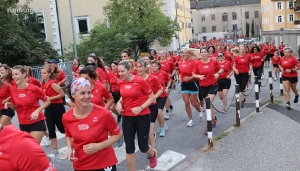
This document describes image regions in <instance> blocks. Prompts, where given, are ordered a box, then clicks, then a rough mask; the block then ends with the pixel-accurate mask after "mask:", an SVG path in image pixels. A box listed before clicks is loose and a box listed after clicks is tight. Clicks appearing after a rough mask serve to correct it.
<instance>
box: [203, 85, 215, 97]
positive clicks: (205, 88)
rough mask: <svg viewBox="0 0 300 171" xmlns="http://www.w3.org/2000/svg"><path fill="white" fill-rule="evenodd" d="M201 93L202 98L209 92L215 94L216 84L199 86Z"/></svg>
mask: <svg viewBox="0 0 300 171" xmlns="http://www.w3.org/2000/svg"><path fill="white" fill-rule="evenodd" d="M200 91H201V95H202V97H203V98H206V97H207V96H208V95H209V94H214V95H216V94H217V91H218V84H215V85H210V86H208V87H202V86H200Z"/></svg>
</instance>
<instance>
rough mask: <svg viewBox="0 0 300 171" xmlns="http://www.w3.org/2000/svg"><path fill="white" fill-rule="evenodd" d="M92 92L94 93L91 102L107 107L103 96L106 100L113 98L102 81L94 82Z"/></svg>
mask: <svg viewBox="0 0 300 171" xmlns="http://www.w3.org/2000/svg"><path fill="white" fill-rule="evenodd" d="M91 94H92V95H93V98H92V100H91V103H94V104H96V105H99V106H102V107H105V103H104V101H103V98H104V99H106V100H108V99H110V98H112V96H111V94H110V93H109V92H108V91H107V89H106V88H104V87H103V85H102V84H101V82H100V81H95V82H94V87H93V89H92V91H91Z"/></svg>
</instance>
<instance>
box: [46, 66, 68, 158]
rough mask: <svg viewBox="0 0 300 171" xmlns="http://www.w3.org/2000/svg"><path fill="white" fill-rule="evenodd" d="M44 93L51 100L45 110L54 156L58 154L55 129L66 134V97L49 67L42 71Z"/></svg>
mask: <svg viewBox="0 0 300 171" xmlns="http://www.w3.org/2000/svg"><path fill="white" fill-rule="evenodd" d="M41 76H42V80H43V82H42V91H43V92H44V93H45V95H46V96H47V97H48V99H49V100H50V102H51V104H50V105H49V106H48V107H47V108H46V109H45V116H46V124H47V128H48V132H49V139H50V141H51V145H52V148H53V150H54V151H53V154H55V155H56V154H58V151H57V139H56V131H55V128H57V129H58V130H59V132H61V133H65V130H64V126H63V124H62V115H63V114H64V113H65V112H66V109H65V107H64V104H63V100H62V97H63V96H64V95H65V93H64V92H63V90H62V89H61V88H60V86H59V85H58V84H56V83H55V80H54V75H53V73H52V72H51V68H50V67H49V66H44V67H43V68H42V69H41Z"/></svg>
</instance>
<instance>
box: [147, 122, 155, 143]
mask: <svg viewBox="0 0 300 171" xmlns="http://www.w3.org/2000/svg"><path fill="white" fill-rule="evenodd" d="M153 129H154V123H153V122H151V123H150V130H149V135H148V136H149V145H150V146H151V147H153V148H154V147H155V139H154V135H153Z"/></svg>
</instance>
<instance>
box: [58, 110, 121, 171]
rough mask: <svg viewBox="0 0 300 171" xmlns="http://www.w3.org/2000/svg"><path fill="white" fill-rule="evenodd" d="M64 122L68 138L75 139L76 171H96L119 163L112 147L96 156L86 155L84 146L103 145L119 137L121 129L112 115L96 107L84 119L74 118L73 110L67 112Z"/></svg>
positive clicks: (74, 164)
mask: <svg viewBox="0 0 300 171" xmlns="http://www.w3.org/2000/svg"><path fill="white" fill-rule="evenodd" d="M62 122H63V125H64V128H65V134H66V137H72V138H73V148H74V151H75V153H74V158H77V159H78V160H74V161H73V167H74V169H76V170H96V169H99V168H105V167H108V166H112V165H115V164H117V163H118V159H117V157H116V155H115V152H114V149H113V148H112V147H111V146H110V147H107V148H104V149H102V150H100V151H98V152H96V153H94V154H90V155H88V154H86V153H85V152H84V151H83V146H84V145H87V144H90V143H101V142H103V141H106V140H107V139H108V132H109V133H110V134H111V135H118V134H119V133H120V128H119V126H118V124H117V123H116V121H115V119H114V117H113V116H112V114H111V113H110V112H109V111H108V110H107V109H105V108H103V107H101V106H97V105H94V106H93V109H92V111H91V113H90V114H89V115H88V116H86V117H85V118H83V119H76V118H74V116H73V109H70V110H69V111H67V112H66V113H65V114H64V115H63V117H62Z"/></svg>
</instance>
